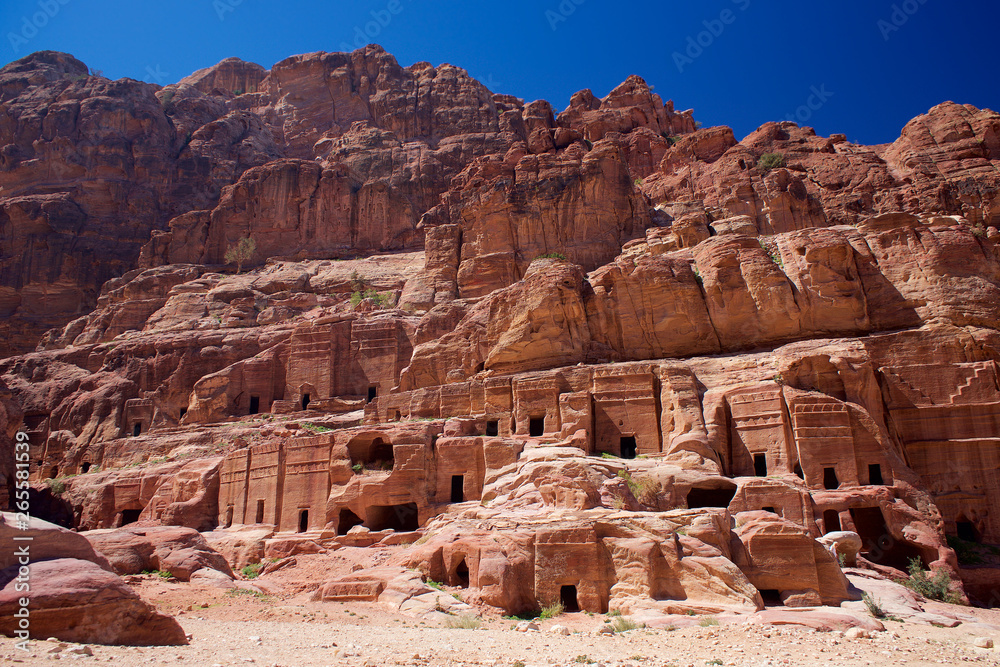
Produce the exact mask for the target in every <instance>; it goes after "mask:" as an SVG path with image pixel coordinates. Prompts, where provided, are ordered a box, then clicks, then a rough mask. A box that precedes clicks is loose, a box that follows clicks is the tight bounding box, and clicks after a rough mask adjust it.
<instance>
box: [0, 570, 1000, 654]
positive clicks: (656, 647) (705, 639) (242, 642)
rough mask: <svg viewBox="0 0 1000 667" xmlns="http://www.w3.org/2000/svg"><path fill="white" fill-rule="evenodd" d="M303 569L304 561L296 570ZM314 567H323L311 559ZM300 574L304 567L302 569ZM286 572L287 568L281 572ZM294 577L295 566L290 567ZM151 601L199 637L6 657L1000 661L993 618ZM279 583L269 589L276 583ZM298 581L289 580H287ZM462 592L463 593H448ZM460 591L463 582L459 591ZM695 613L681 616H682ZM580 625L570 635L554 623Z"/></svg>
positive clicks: (995, 614)
mask: <svg viewBox="0 0 1000 667" xmlns="http://www.w3.org/2000/svg"><path fill="white" fill-rule="evenodd" d="M319 564H320V562H319V561H318V560H317V562H314V563H310V564H309V565H312V566H316V565H319ZM296 569H297V568H296ZM305 569H307V570H309V569H312V568H310V567H308V566H307V567H306V568H305ZM293 572H294V570H293ZM275 574H277V573H275ZM292 576H294V575H293V574H292V573H291V572H289V573H288V574H286V577H292ZM129 579H130V581H131V582H132V584H133V586H135V588H136V589H137V590H138V592H139V593H140V595H142V597H143V598H144V599H146V600H147V601H149V602H151V603H153V604H154V605H156V607H157V608H158V609H160V610H161V611H164V612H168V613H171V614H175V615H176V616H177V618H178V620H179V621H180V623H181V625H183V627H184V629H185V630H186V631H187V632H188V633H189V634H190V636H191V643H190V645H189V646H179V647H156V648H123V647H109V646H90V647H87V648H88V649H89V650H90V651H91V652H92V653H93V655H92V656H80V655H74V654H73V650H74V648H76V650H80V649H79V648H78V647H74V645H66V644H62V643H60V642H54V641H39V642H34V643H33V645H32V650H31V652H30V653H24V652H23V651H18V650H16V649H15V647H14V641H13V640H11V639H2V641H0V660H2V661H3V662H4V663H8V662H9V663H14V664H25V665H34V664H51V661H52V660H54V659H60V660H74V661H75V660H82V661H84V662H93V663H102V664H114V665H147V664H149V665H198V666H202V665H204V666H206V667H210V666H212V665H248V664H252V665H261V666H269V665H282V666H286V667H292V666H297V665H352V666H354V665H357V666H369V667H374V666H381V665H414V666H420V667H426V666H430V665H434V666H437V665H490V666H506V667H511V666H514V665H518V664H523V665H525V666H526V667H528V666H532V665H538V666H541V665H545V666H548V665H580V664H593V665H598V664H604V665H606V666H607V667H611V666H615V667H622V666H624V665H634V666H635V667H653V666H664V665H676V666H678V667H682V666H692V667H701V666H702V665H753V666H757V665H821V664H822V665H826V664H833V665H911V666H912V665H956V664H959V663H963V662H973V663H977V664H982V665H1000V651H998V650H997V649H992V650H986V649H980V648H977V647H976V646H975V644H974V642H975V640H976V639H977V638H978V637H991V638H992V639H993V640H994V641H995V642H996V643H997V644H1000V636H997V635H998V634H1000V633H995V632H991V631H990V630H989V629H988V628H985V627H984V626H975V625H970V624H966V625H962V626H959V627H957V628H953V629H946V628H937V627H932V626H927V625H916V624H912V623H898V622H886V624H885V625H886V628H887V630H886V631H885V632H879V633H874V634H873V635H872V637H871V638H868V639H864V638H863V639H853V640H852V639H848V638H846V637H845V636H843V634H842V633H837V632H833V633H818V632H814V631H812V630H808V629H803V628H801V627H796V626H782V627H772V626H757V625H746V624H744V623H742V622H740V621H738V620H734V621H733V622H731V623H730V622H728V621H727V620H726V619H724V618H723V619H721V620H722V623H721V624H720V625H718V626H714V625H705V626H702V625H700V623H703V622H704V623H711V622H712V621H702V620H701V619H700V618H697V617H695V618H690V620H689V621H688V622H689V623H690V624H691V627H680V628H677V629H673V630H670V629H664V630H646V629H637V630H632V631H628V632H624V633H621V634H617V635H610V636H608V635H598V634H596V631H597V630H598V629H599V628H601V627H602V626H603V625H604V624H605V622H606V620H609V619H607V617H605V616H600V615H590V614H586V613H577V614H564V615H562V616H560V617H558V618H556V619H553V620H549V621H544V622H541V623H540V625H541V631H540V632H526V633H522V632H516V631H514V629H513V628H514V626H515V625H516V621H515V620H510V619H504V618H501V617H499V616H497V615H496V614H495V613H493V614H492V615H491V614H489V613H484V618H483V621H482V624H481V625H480V627H479V628H477V629H458V628H447V627H441V626H440V625H438V624H436V623H429V622H425V621H420V620H418V619H414V618H412V617H408V616H404V615H401V614H398V613H394V612H392V611H390V610H388V609H387V608H386V607H383V606H381V605H378V604H376V603H354V602H352V603H313V602H308V601H307V596H306V595H303V594H298V595H293V594H274V595H254V594H249V593H241V594H236V595H234V594H233V593H231V592H230V593H227V592H226V591H223V590H220V589H216V588H208V587H203V586H195V585H191V584H186V583H172V582H168V581H163V580H160V579H159V578H158V577H155V576H152V575H146V576H142V577H130V578H129ZM277 583H278V582H277V581H274V582H272V583H271V585H270V586H269V585H268V584H267V582H264V583H263V585H264V587H265V588H268V589H269V588H271V587H272V586H274V585H275V584H277ZM290 583H292V582H291V581H285V582H282V583H281V586H282V587H287V586H288V584H290ZM449 592H452V591H449ZM454 592H457V589H456V591H454ZM963 611H964V612H966V613H970V612H971V613H975V614H976V615H977V616H979V617H980V618H981V619H982V621H983V622H984V623H989V624H992V625H994V626H995V625H1000V611H998V610H969V609H963ZM683 622H684V620H683V619H682V621H681V624H683ZM553 625H562V626H565V627H566V628H568V629H569V631H570V634H569V635H567V636H564V635H560V634H555V633H553V632H551V631H550V628H551V627H552V626H553Z"/></svg>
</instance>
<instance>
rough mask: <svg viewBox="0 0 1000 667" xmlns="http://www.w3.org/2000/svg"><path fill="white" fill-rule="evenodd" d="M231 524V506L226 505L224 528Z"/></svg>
mask: <svg viewBox="0 0 1000 667" xmlns="http://www.w3.org/2000/svg"><path fill="white" fill-rule="evenodd" d="M232 525H233V506H232V505H229V506H228V507H226V528H229V527H230V526H232Z"/></svg>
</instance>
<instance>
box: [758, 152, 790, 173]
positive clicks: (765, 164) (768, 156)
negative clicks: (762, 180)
mask: <svg viewBox="0 0 1000 667" xmlns="http://www.w3.org/2000/svg"><path fill="white" fill-rule="evenodd" d="M757 166H758V167H760V173H762V174H766V173H767V172H769V171H771V170H772V169H779V168H781V167H784V166H785V156H784V155H782V154H781V153H764V154H763V155H761V156H760V159H759V160H757Z"/></svg>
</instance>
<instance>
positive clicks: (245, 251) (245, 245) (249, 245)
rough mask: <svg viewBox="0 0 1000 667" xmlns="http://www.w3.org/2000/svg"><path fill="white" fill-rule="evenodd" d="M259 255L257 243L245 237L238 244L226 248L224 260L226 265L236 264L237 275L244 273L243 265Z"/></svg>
mask: <svg viewBox="0 0 1000 667" xmlns="http://www.w3.org/2000/svg"><path fill="white" fill-rule="evenodd" d="M256 253H257V242H256V241H254V240H253V239H252V238H250V237H249V236H244V237H243V238H241V239H240V240H239V241H237V242H236V243H233V244H231V245H230V246H229V247H228V248H226V254H225V256H224V259H225V260H226V264H235V265H236V273H241V272H242V271H243V265H244V264H246V263H247V262H249V261H250V260H251V259H253V256H254V255H255V254H256Z"/></svg>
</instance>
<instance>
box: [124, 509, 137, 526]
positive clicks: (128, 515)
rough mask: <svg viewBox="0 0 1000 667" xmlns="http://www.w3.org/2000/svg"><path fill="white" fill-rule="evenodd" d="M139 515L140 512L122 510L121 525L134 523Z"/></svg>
mask: <svg viewBox="0 0 1000 667" xmlns="http://www.w3.org/2000/svg"><path fill="white" fill-rule="evenodd" d="M140 514H142V510H122V525H123V526H127V525H128V524H130V523H135V522H136V521H138V520H139V515H140Z"/></svg>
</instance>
